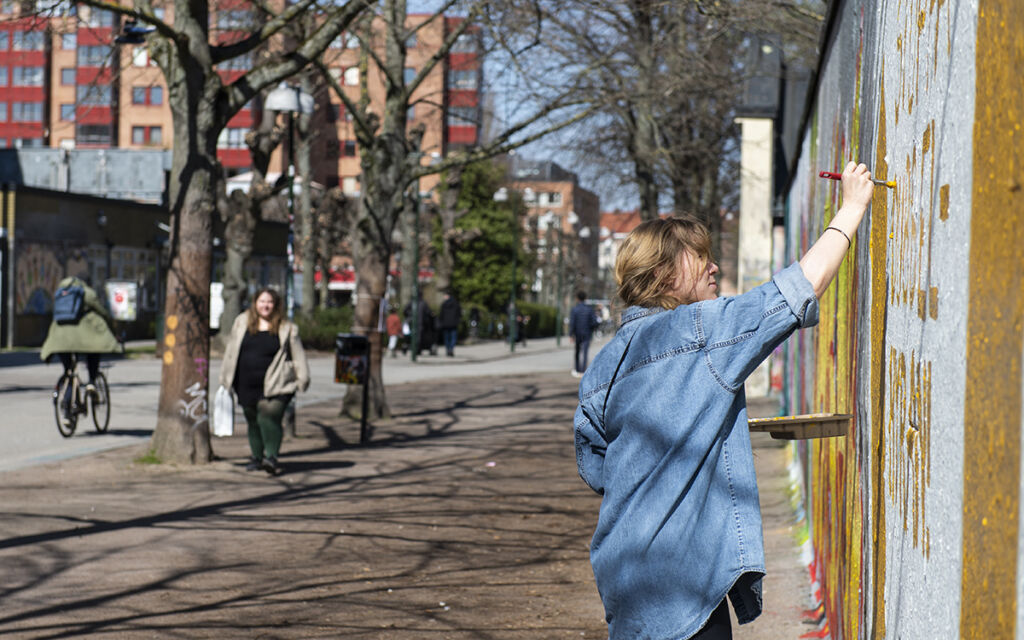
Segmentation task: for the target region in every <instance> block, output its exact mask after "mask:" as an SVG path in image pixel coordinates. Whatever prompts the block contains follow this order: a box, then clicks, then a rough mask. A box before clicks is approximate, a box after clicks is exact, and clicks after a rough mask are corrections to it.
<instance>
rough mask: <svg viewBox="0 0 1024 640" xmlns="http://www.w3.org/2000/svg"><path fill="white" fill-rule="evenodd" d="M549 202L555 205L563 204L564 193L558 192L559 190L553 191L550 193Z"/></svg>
mask: <svg viewBox="0 0 1024 640" xmlns="http://www.w3.org/2000/svg"><path fill="white" fill-rule="evenodd" d="M548 202H550V203H551V205H552V206H555V207H558V206H561V205H562V194H560V193H558V192H557V191H552V192H551V193H549V194H548Z"/></svg>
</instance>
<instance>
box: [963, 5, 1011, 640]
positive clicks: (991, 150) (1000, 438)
mask: <svg viewBox="0 0 1024 640" xmlns="http://www.w3.org/2000/svg"><path fill="white" fill-rule="evenodd" d="M1016 4H1017V1H1016V0H981V2H980V3H979V8H978V31H977V36H976V47H977V50H976V54H975V74H976V78H975V86H976V87H977V93H976V95H975V116H974V117H975V119H974V147H973V149H974V177H973V185H972V196H971V197H972V207H973V210H972V211H971V247H970V253H969V255H970V265H969V269H970V272H969V276H968V291H969V292H970V298H969V302H968V312H967V372H966V380H965V393H964V492H963V505H964V506H963V546H962V551H963V570H962V575H961V594H960V636H961V637H963V638H1013V637H1014V636H1015V628H1016V622H1017V599H1016V596H1017V586H1016V584H1017V583H1016V577H1017V536H1018V531H1019V522H1018V520H1019V513H1020V488H1019V487H1020V454H1021V441H1020V429H1021V350H1022V348H1024V296H1022V295H1021V291H1024V224H1022V220H1021V215H1020V212H1021V210H1022V209H1024V191H1022V187H1024V173H1022V170H1024V151H1022V141H1021V136H1022V134H1024V131H1022V128H1021V127H1022V124H1024V123H1022V122H1021V113H1022V112H1021V104H1024V84H1022V83H1021V82H1020V69H1021V68H1024V67H1022V65H1024V13H1022V12H1021V11H1019V7H1017V6H1016ZM955 215H956V212H951V213H950V216H951V217H952V216H955Z"/></svg>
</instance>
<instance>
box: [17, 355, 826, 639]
mask: <svg viewBox="0 0 1024 640" xmlns="http://www.w3.org/2000/svg"><path fill="white" fill-rule="evenodd" d="M574 398H575V381H574V380H573V379H572V378H569V377H568V376H566V375H554V374H543V375H534V376H528V377H526V376H524V377H515V378H505V379H501V378H497V377H494V378H476V379H471V380H459V381H457V382H449V383H444V382H443V381H442V382H435V383H429V384H427V383H416V384H408V385H402V386H398V387H393V388H392V390H391V391H390V392H389V399H390V401H391V402H392V409H393V411H394V412H395V413H396V416H397V417H396V418H395V419H394V420H393V421H391V422H390V423H389V424H385V425H381V426H379V427H378V428H377V429H376V431H375V433H374V442H373V444H372V445H370V446H367V447H359V446H357V445H356V444H355V443H356V442H357V440H358V425H355V424H352V423H349V422H347V421H342V420H341V419H339V418H338V417H337V416H336V413H337V407H336V406H328V405H319V406H316V407H311V408H305V409H304V410H303V412H302V413H301V415H300V416H299V431H298V433H299V437H298V438H292V439H288V440H286V442H285V445H284V452H283V455H282V458H281V462H282V464H283V465H284V466H285V468H286V473H285V474H284V475H282V476H279V477H277V478H270V477H267V476H265V475H264V474H262V473H247V472H245V471H244V470H243V468H242V465H243V464H244V462H245V456H246V455H247V445H246V442H245V439H244V437H241V436H236V437H232V438H226V439H218V440H217V441H216V442H215V447H216V451H217V453H218V455H219V456H220V457H221V459H220V460H218V461H217V462H215V463H214V464H212V465H208V466H205V467H202V468H175V467H171V466H166V465H159V466H154V465H143V464H138V463H135V462H133V461H134V460H135V459H136V458H138V457H139V456H140V455H141V454H142V453H143V452H144V451H143V450H142V449H139V448H128V449H118V450H113V451H109V452H106V453H103V454H98V455H95V456H91V457H84V458H77V459H74V460H69V461H65V462H62V463H55V464H52V465H46V466H39V467H33V468H30V469H25V470H21V471H16V472H7V473H3V474H0V505H2V507H0V566H2V567H3V571H2V572H0V635H3V636H5V637H18V638H61V637H76V636H83V635H88V636H89V637H91V638H210V637H219V638H243V637H244V638H395V639H399V640H413V639H416V640H420V639H433V638H453V639H469V638H480V639H491V638H495V639H496V638H511V639H516V638H541V639H547V638H581V637H586V638H603V637H605V636H606V631H605V626H604V623H603V620H602V618H603V611H602V609H601V603H600V600H599V599H598V596H597V592H596V589H595V587H594V583H593V576H592V574H591V572H590V566H589V563H588V560H587V545H588V542H589V538H590V535H591V532H592V528H593V523H594V520H595V518H596V514H597V508H598V505H599V498H598V497H597V496H596V495H593V494H592V493H591V492H590V491H589V489H587V488H586V486H585V485H583V483H582V482H580V481H579V479H578V478H577V477H576V473H575V463H574V456H573V450H572V436H571V425H572V412H573V409H574V406H575V400H574ZM757 457H758V465H759V467H765V468H762V469H760V472H761V473H762V474H765V473H766V469H768V470H769V471H770V474H773V475H772V477H773V478H777V477H781V478H783V479H784V474H783V472H782V471H781V470H780V469H781V467H779V465H781V449H778V448H777V447H775V446H761V445H760V444H759V445H758V453H757ZM773 465H774V466H773ZM775 467H779V468H775ZM780 486H781V485H780ZM780 500H781V501H784V495H783V494H781V493H778V494H776V492H775V489H768V490H766V489H764V488H763V489H762V501H763V502H765V503H768V502H771V501H774V502H772V505H774V506H770V507H766V516H768V519H766V522H765V530H766V533H769V532H770V531H772V533H771V535H770V537H773V536H774V537H773V539H775V538H778V539H781V540H782V541H783V542H782V543H781V547H779V548H778V549H775V550H774V551H773V550H772V546H771V545H772V542H770V541H769V542H768V544H769V557H770V560H769V561H770V562H773V561H774V562H781V563H783V564H784V565H785V564H787V563H788V565H791V566H782V568H781V569H780V570H778V571H775V570H773V569H772V568H769V571H770V573H775V576H774V577H770V579H776V580H777V579H778V578H779V577H783V578H784V580H783V582H782V583H780V584H781V587H782V588H781V589H778V588H777V587H773V586H772V583H771V582H769V583H768V584H767V585H766V587H767V588H766V599H767V603H766V605H767V606H766V609H767V611H768V612H769V613H767V614H766V615H765V616H763V617H762V618H761V619H760V620H759V621H757V622H755V623H754V624H752V625H747V626H745V627H742V628H738V629H737V630H736V634H737V635H736V637H737V638H772V639H776V638H786V637H791V638H792V637H796V634H798V633H800V632H803V631H806V630H807V629H808V628H807V627H806V626H802V625H801V624H800V622H799V609H800V605H801V604H802V603H803V594H804V593H805V592H806V584H805V580H804V579H803V574H802V571H801V570H800V568H799V566H798V564H796V563H795V559H796V551H795V549H794V548H793V544H792V539H791V537H789V536H788V534H786V533H785V532H783V534H782V535H778V532H776V531H774V529H775V528H778V527H786V526H788V525H787V524H786V523H787V522H788V519H790V517H791V515H790V512H789V511H788V505H784V506H785V507H786V510H780V509H779V508H778V507H779V505H780V504H782V503H780ZM768 511H770V512H771V513H772V514H775V515H771V514H770V513H768ZM776 511H778V513H775V512H776ZM787 540H788V543H787V542H786V541H787ZM773 555H774V558H772V556H773ZM786 576H788V578H786ZM787 580H788V582H786V581H787ZM793 589H798V590H799V594H798V595H797V596H795V597H794V594H793V593H792V590H793ZM773 591H776V593H775V594H774V595H773ZM787 592H788V593H787ZM782 594H785V598H784V599H780V598H779V596H780V595H782ZM801 627H802V628H801ZM758 628H761V629H763V632H759V631H758ZM741 633H742V635H741Z"/></svg>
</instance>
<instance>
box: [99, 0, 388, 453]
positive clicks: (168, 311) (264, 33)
mask: <svg viewBox="0 0 1024 640" xmlns="http://www.w3.org/2000/svg"><path fill="white" fill-rule="evenodd" d="M80 4H85V5H88V6H90V7H95V8H97V9H104V10H107V11H112V12H114V13H116V14H119V15H121V16H124V17H125V18H128V19H131V20H134V21H137V22H138V23H141V24H145V25H148V26H149V27H151V28H152V29H153V31H152V33H150V34H149V35H148V36H147V41H148V46H149V50H150V53H151V54H152V57H153V59H154V60H155V61H156V62H157V64H158V65H159V67H160V69H161V71H162V72H163V75H164V79H165V80H166V82H167V87H168V105H169V106H170V108H171V114H172V121H173V126H174V146H173V159H172V169H171V172H172V175H171V182H170V188H169V202H170V210H171V218H172V225H171V234H170V267H169V270H168V275H167V291H166V298H165V299H166V303H165V308H164V318H165V343H164V344H165V349H164V352H163V354H164V355H163V360H164V365H163V372H162V376H161V385H160V399H159V405H158V417H157V425H156V429H155V431H154V433H153V448H154V450H155V453H156V455H157V456H158V457H160V458H161V459H163V460H167V461H173V462H191V463H203V462H208V461H209V460H210V459H211V458H212V455H213V452H212V448H211V445H210V433H209V414H208V403H207V398H208V391H209V389H208V387H209V379H208V374H209V354H210V341H209V328H208V318H209V296H210V293H209V291H210V266H211V257H212V256H211V248H212V222H213V216H214V215H215V213H216V211H217V201H218V193H219V189H220V182H221V181H222V180H223V179H224V178H223V170H222V169H221V166H220V164H219V162H218V161H217V138H218V136H219V134H220V132H221V131H222V130H223V129H224V127H225V126H226V125H227V123H228V120H229V119H230V118H231V117H232V116H233V115H234V114H236V113H237V112H238V111H239V110H240V109H242V108H243V107H244V106H245V105H246V104H248V103H249V101H250V100H252V99H253V98H254V97H255V96H256V95H257V93H258V92H259V91H261V90H263V89H265V88H267V87H270V86H272V85H274V84H276V83H278V82H280V81H281V80H283V79H285V78H287V77H289V76H292V75H294V74H296V73H297V72H299V71H300V70H301V69H302V68H303V67H305V66H306V65H307V64H308V62H309V61H310V60H312V59H315V58H316V57H318V56H319V55H320V54H321V53H322V52H323V51H324V50H325V49H326V48H327V47H328V45H329V44H330V43H331V41H333V40H334V39H335V38H336V37H337V36H338V35H339V34H340V33H341V32H342V31H343V30H344V29H345V28H347V27H348V25H349V24H350V23H351V22H352V21H353V20H354V19H355V18H356V17H357V16H359V15H360V13H361V12H362V11H364V10H365V9H366V8H367V7H368V6H369V5H370V4H371V2H370V0H347V1H346V2H341V3H338V4H335V5H331V6H328V7H326V8H320V7H319V5H317V3H316V2H315V1H314V0H298V1H297V2H295V3H293V4H288V5H286V6H285V7H284V8H283V9H281V10H277V9H275V8H273V7H272V6H271V5H264V4H260V3H255V4H254V6H256V7H257V8H258V9H259V10H260V11H262V12H264V13H265V14H266V20H265V21H264V22H263V24H261V25H259V26H257V27H255V28H254V29H253V31H252V32H251V33H249V34H247V35H245V36H243V37H240V38H239V39H237V40H233V41H228V42H225V43H221V42H219V41H218V39H217V38H213V37H211V35H212V34H211V20H210V18H211V9H212V7H211V5H210V4H209V3H207V2H197V1H195V0H174V2H172V3H171V4H170V5H169V7H168V8H169V9H172V10H173V14H171V16H170V19H169V20H164V19H162V18H161V17H158V15H157V12H155V11H154V7H153V4H152V2H151V0H134V2H133V4H131V5H130V6H121V5H120V4H116V3H113V2H102V1H100V0H84V1H83V2H81V3H80ZM214 12H215V11H214ZM308 12H320V14H321V15H322V21H321V22H320V24H319V26H318V28H317V29H316V30H315V31H314V32H313V33H312V34H311V35H310V37H309V38H307V39H305V40H304V41H302V42H299V43H296V44H295V46H294V47H287V46H285V44H284V42H283V41H282V42H280V46H281V50H280V55H277V56H274V57H272V58H269V59H267V60H264V61H262V62H261V63H259V64H258V65H256V66H254V67H253V68H251V69H249V70H247V71H245V72H244V73H243V74H241V75H240V77H238V78H237V79H236V80H234V81H232V82H225V81H224V80H223V78H222V77H221V75H220V74H219V73H218V65H219V64H221V63H224V62H226V61H229V60H232V59H234V58H238V57H239V56H245V55H250V54H251V53H252V52H254V51H256V50H257V49H259V48H261V47H263V46H265V45H266V44H268V43H271V42H273V43H275V44H277V41H278V40H281V38H280V36H281V34H282V31H283V29H285V28H286V27H287V26H288V25H289V24H291V23H293V22H294V21H295V20H297V19H300V18H301V17H302V16H304V15H305V14H307V13H308ZM169 13H170V12H169Z"/></svg>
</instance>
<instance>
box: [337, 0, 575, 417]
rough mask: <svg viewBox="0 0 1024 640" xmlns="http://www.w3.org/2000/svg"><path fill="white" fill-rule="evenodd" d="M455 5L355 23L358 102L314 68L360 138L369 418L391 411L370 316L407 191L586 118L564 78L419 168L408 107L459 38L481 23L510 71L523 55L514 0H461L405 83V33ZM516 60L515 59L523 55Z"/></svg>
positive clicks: (355, 237)
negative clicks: (374, 89) (461, 146)
mask: <svg viewBox="0 0 1024 640" xmlns="http://www.w3.org/2000/svg"><path fill="white" fill-rule="evenodd" d="M456 4H457V3H456V2H454V0H449V1H447V2H442V3H441V7H440V8H439V10H438V11H437V12H436V13H434V14H431V15H429V16H423V17H420V16H418V17H417V19H416V20H417V21H416V23H415V24H411V25H410V24H408V21H407V18H408V12H407V10H406V2H405V0H383V2H381V10H380V12H379V13H378V15H377V16H375V18H374V19H372V20H371V19H369V18H364V21H363V22H362V23H361V28H360V29H359V30H357V31H356V33H358V35H359V38H360V41H361V43H362V46H361V62H360V67H359V68H360V94H359V96H360V97H359V98H358V99H354V98H352V97H350V96H349V95H348V94H347V93H346V91H345V90H344V87H342V86H341V84H340V83H339V82H338V80H337V78H335V77H333V76H332V75H331V74H330V72H329V70H328V69H327V68H326V66H324V65H321V67H322V72H323V75H324V77H325V78H326V79H327V81H328V82H329V83H330V85H331V87H332V88H333V90H334V91H335V93H337V95H338V96H339V98H340V99H341V101H342V102H343V103H344V105H345V107H346V109H347V110H348V111H349V113H351V115H352V119H353V124H354V127H355V135H356V139H357V141H358V143H359V153H360V161H361V168H362V178H361V183H362V190H361V192H360V200H359V206H358V210H357V214H356V216H355V219H354V221H353V226H352V230H351V233H350V235H349V242H350V245H349V246H350V248H351V251H352V256H353V259H354V261H355V267H356V272H357V273H358V274H359V278H358V284H357V296H356V309H355V323H354V324H355V327H354V329H355V330H356V331H358V332H361V333H366V334H367V335H368V336H369V339H370V348H371V351H370V353H371V370H372V375H371V380H370V390H369V392H370V393H369V397H370V409H369V411H370V417H372V418H376V417H383V416H386V415H387V414H388V409H387V402H386V398H385V393H384V387H383V384H382V378H381V365H382V359H381V349H382V341H381V335H380V332H379V330H378V327H377V318H378V314H379V305H380V304H381V301H382V300H383V297H384V293H385V288H386V286H387V267H388V263H389V261H390V257H391V251H392V242H391V241H392V237H393V236H394V233H395V230H396V225H397V224H398V221H399V217H400V215H401V213H402V211H404V210H406V209H407V206H408V205H407V202H408V196H407V191H408V189H409V187H410V186H412V185H416V184H418V181H419V179H420V178H422V177H424V176H427V175H432V174H437V173H441V172H443V171H445V170H448V169H451V168H453V167H456V166H464V165H466V164H469V163H471V162H474V161H477V160H481V159H484V158H488V157H492V156H495V155H499V154H501V153H506V152H507V151H509V150H510V149H513V148H516V147H518V146H521V145H523V144H528V143H529V142H532V141H534V140H537V139H540V138H542V137H544V136H545V135H547V134H549V133H550V132H552V131H556V130H558V129H560V128H561V127H564V126H567V125H569V124H572V123H573V122H577V121H579V120H580V119H582V118H584V117H585V116H586V114H587V112H586V111H585V110H584V109H582V108H580V107H579V104H578V102H577V99H576V97H575V96H574V93H573V89H574V87H573V86H572V84H571V83H569V84H566V85H564V86H562V87H560V88H559V91H557V92H549V93H547V94H538V93H531V94H529V95H526V94H525V93H524V94H523V96H522V97H523V98H524V100H526V99H529V100H528V102H529V104H530V107H529V110H528V111H523V112H522V113H521V114H519V118H518V119H517V121H516V122H514V123H509V124H507V126H505V127H504V129H503V130H502V131H501V132H500V133H499V134H498V135H496V136H495V137H494V138H493V139H492V140H490V141H488V142H487V143H485V144H483V145H480V146H479V147H476V148H473V149H470V150H466V151H464V152H460V153H454V154H449V155H448V156H447V157H445V158H444V159H443V160H442V161H440V162H438V163H437V164H431V165H426V164H423V162H422V160H423V159H424V158H425V157H426V154H425V152H426V151H427V150H426V149H424V148H423V130H422V128H415V127H414V128H410V127H409V126H408V122H407V112H408V108H409V106H410V105H411V104H414V103H415V100H414V98H413V93H414V92H415V91H416V90H417V89H418V88H419V87H420V86H421V85H422V84H423V82H424V80H425V79H426V78H427V77H428V76H429V75H430V74H431V73H432V72H433V71H434V70H435V69H437V68H439V65H441V64H442V63H443V61H444V60H445V59H446V57H447V56H448V54H449V52H450V51H451V49H452V46H453V45H454V44H455V43H456V41H457V40H458V38H459V37H460V36H463V35H464V34H466V33H467V32H468V31H469V30H471V29H479V30H480V31H481V32H483V33H482V34H481V35H480V37H481V39H483V38H484V37H485V35H486V36H487V37H488V38H489V39H488V41H489V42H490V43H493V48H490V49H489V50H488V51H487V54H486V55H489V56H492V59H495V58H496V57H497V56H499V55H500V52H504V53H505V54H506V55H507V61H508V62H509V66H510V68H514V67H515V65H516V61H517V55H516V54H521V53H522V51H523V47H522V46H520V45H521V44H522V38H519V37H513V35H512V32H513V27H514V26H516V24H515V21H516V20H523V19H524V18H523V16H524V15H528V14H529V12H526V14H524V12H523V11H522V10H521V8H518V7H516V6H514V3H511V4H510V6H507V7H506V6H504V5H502V6H499V5H501V3H494V2H485V1H474V2H469V3H463V5H462V7H463V11H464V13H463V15H462V18H463V19H462V20H461V21H459V23H458V24H457V26H454V27H453V28H452V29H451V30H450V31H449V32H447V34H446V35H445V38H444V41H443V42H442V43H441V44H440V46H439V47H437V48H436V50H435V51H434V52H433V54H432V55H430V56H429V58H428V59H427V60H426V61H425V62H424V64H423V65H422V66H421V67H420V68H419V69H418V70H417V72H416V74H415V76H414V77H412V78H411V79H410V80H409V81H406V78H405V68H406V59H407V49H406V41H407V39H408V38H409V37H410V36H412V35H413V34H415V33H416V32H417V31H418V30H419V29H421V28H423V26H424V25H427V24H429V23H431V22H432V21H436V20H443V19H444V15H445V14H444V12H445V11H447V10H449V9H451V8H452V7H454V6H455V5H456ZM513 19H514V20H513ZM527 40H528V43H527V46H536V42H537V41H538V40H537V39H536V38H535V37H534V36H533V35H532V34H531V35H530V36H529V37H527ZM518 59H519V63H521V62H522V58H521V56H519V57H518ZM371 71H372V72H373V73H374V74H376V79H378V80H379V81H380V82H381V83H382V85H383V87H384V96H385V97H384V104H383V106H382V107H381V108H380V111H379V112H377V111H374V110H373V109H372V108H371V102H370V98H369V84H368V82H369V81H368V74H369V73H370V72H371ZM534 71H536V70H534ZM527 75H528V76H529V75H531V74H527ZM429 99H430V98H429V97H428V98H426V100H429ZM434 99H435V100H436V98H434ZM357 393H359V390H357V389H352V390H351V391H350V392H349V396H350V399H354V398H356V397H357V396H356V394H357ZM357 405H359V403H358V402H355V401H347V402H346V406H347V407H352V409H351V410H350V412H349V413H350V415H355V413H356V410H355V407H356V406H357Z"/></svg>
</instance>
